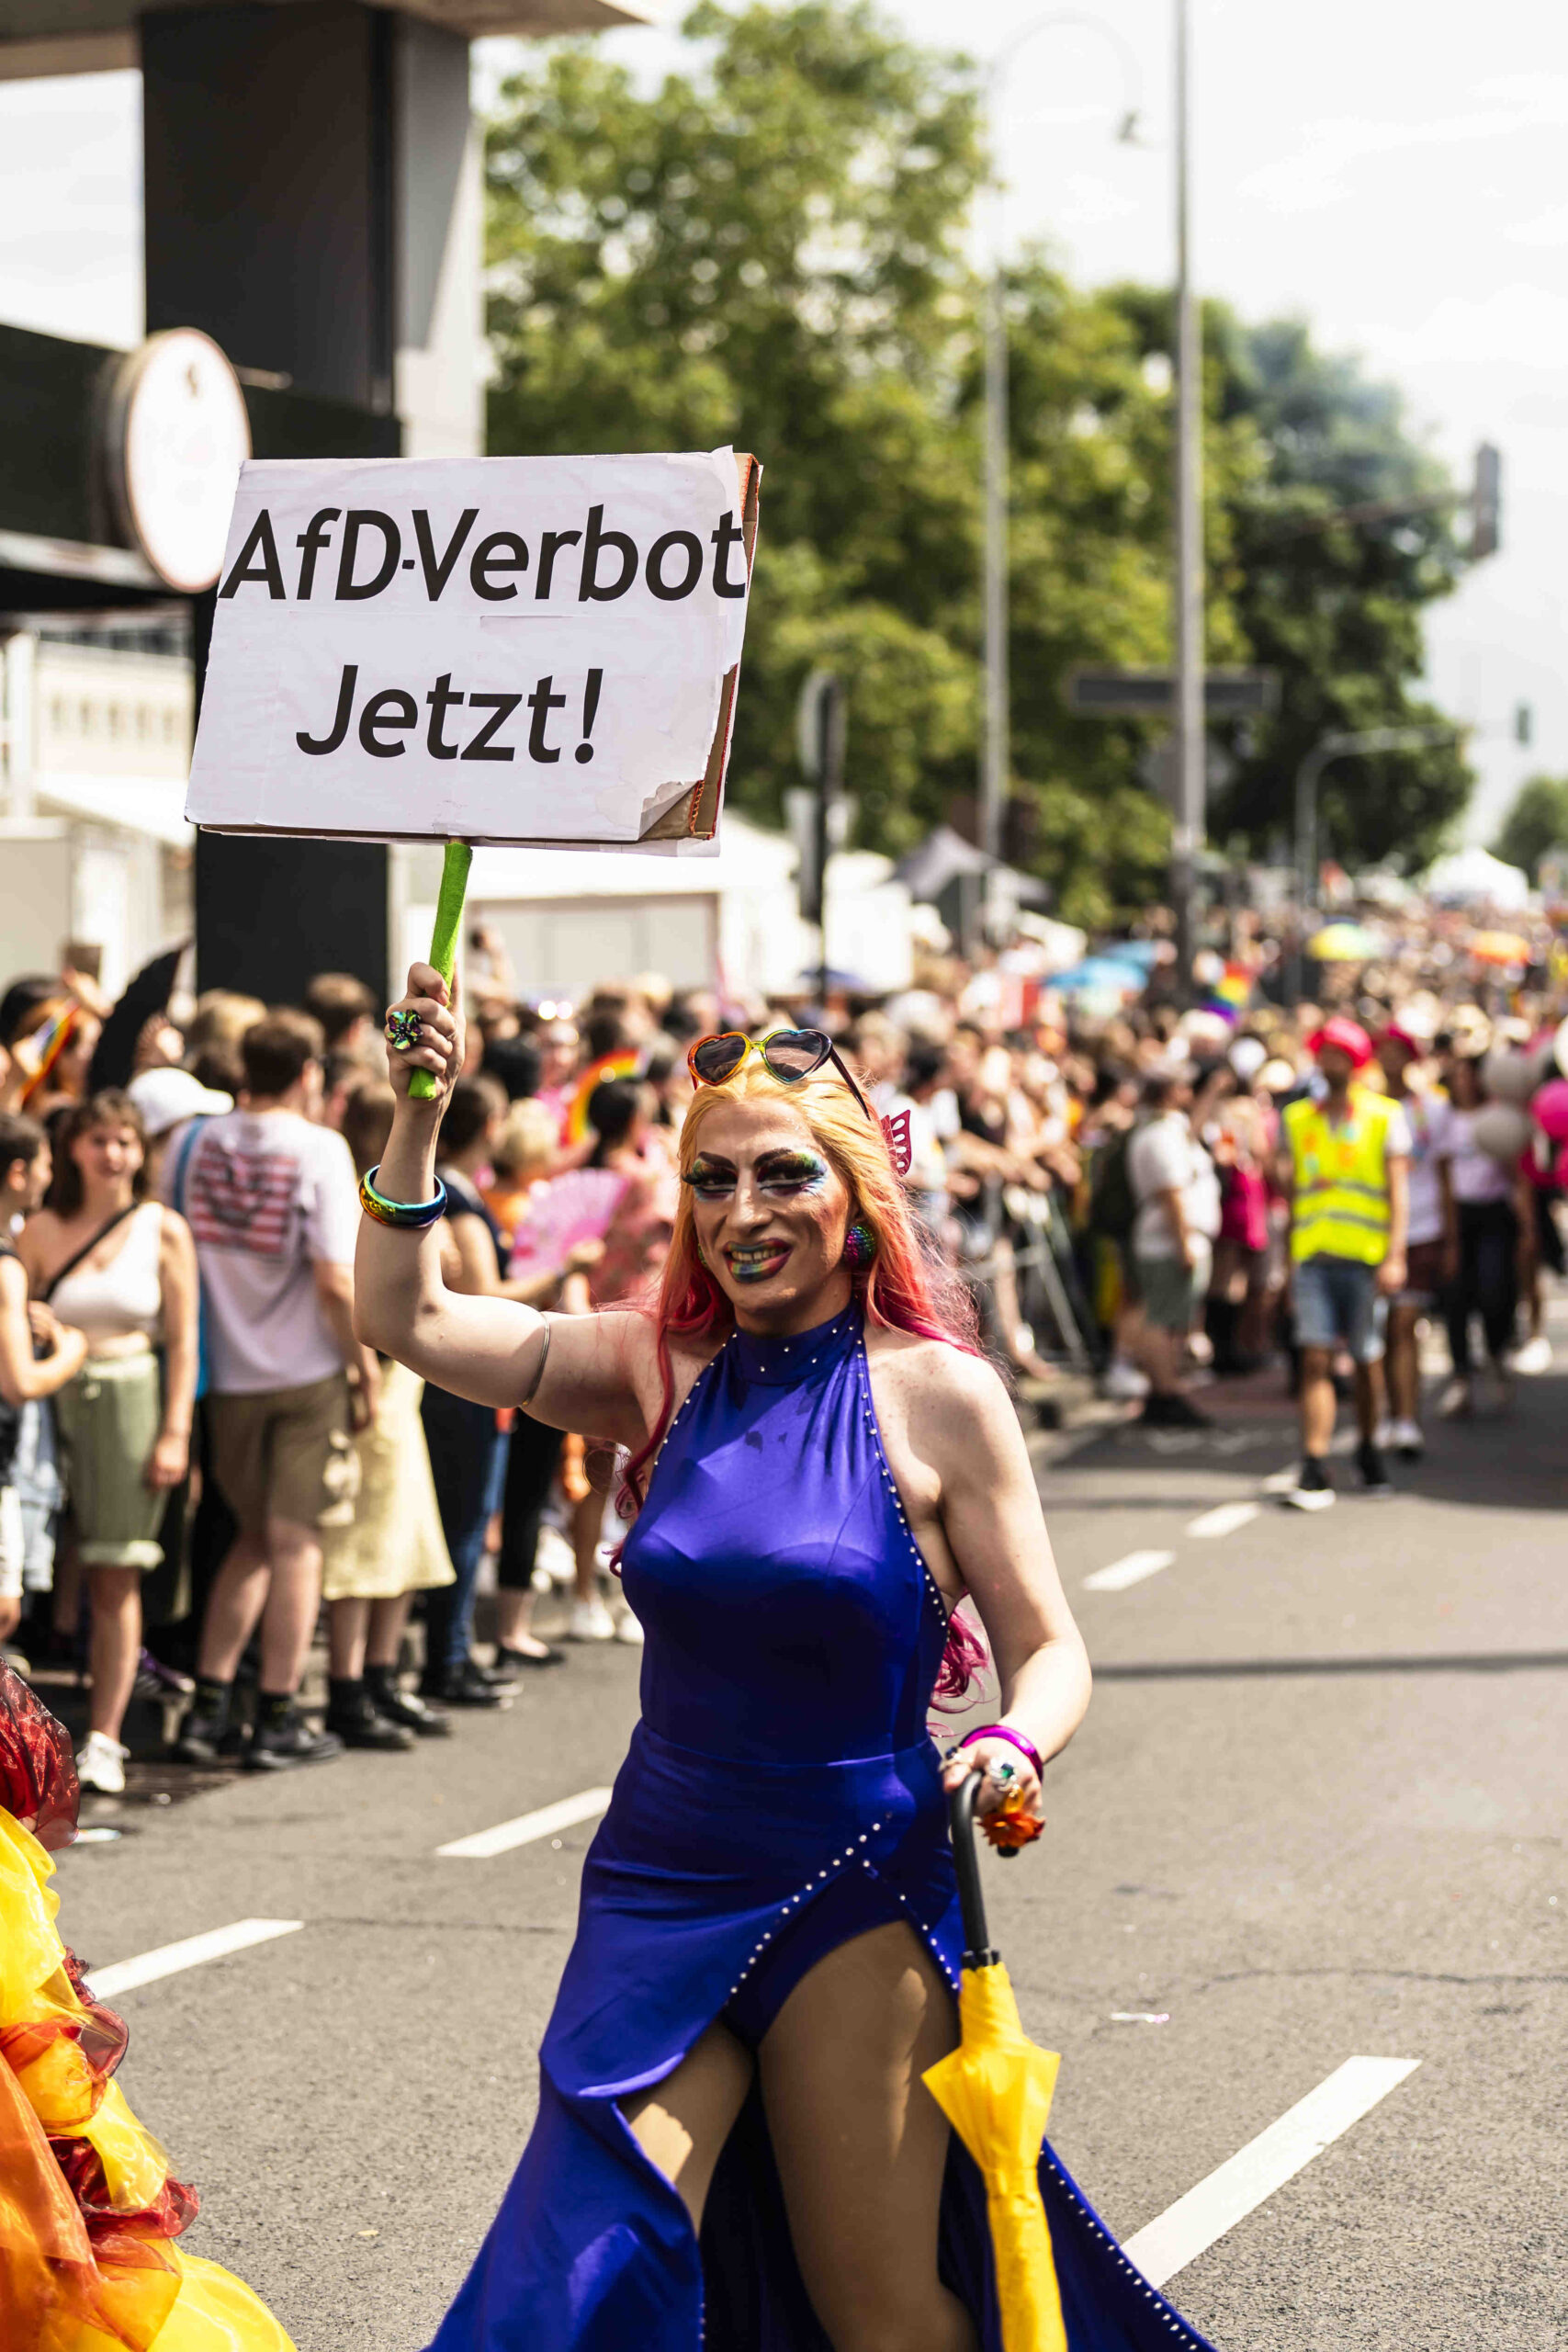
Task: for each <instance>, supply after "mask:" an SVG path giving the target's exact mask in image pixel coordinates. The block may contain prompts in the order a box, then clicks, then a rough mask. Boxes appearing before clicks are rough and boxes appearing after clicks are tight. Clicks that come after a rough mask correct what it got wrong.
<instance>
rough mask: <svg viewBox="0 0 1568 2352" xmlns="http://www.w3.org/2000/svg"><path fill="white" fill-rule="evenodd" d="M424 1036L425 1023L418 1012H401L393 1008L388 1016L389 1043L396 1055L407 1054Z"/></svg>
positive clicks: (395, 1007)
mask: <svg viewBox="0 0 1568 2352" xmlns="http://www.w3.org/2000/svg"><path fill="white" fill-rule="evenodd" d="M423 1035H424V1023H423V1021H422V1020H421V1019H420V1017H419V1015H418V1013H417V1012H400V1011H399V1010H398V1008H397V1006H396V1005H394V1006H393V1008H392V1010H391V1011H390V1012H389V1013H388V1015H387V1043H388V1045H389V1046H390V1047H391V1048H392V1051H393V1052H394V1053H395V1054H406V1053H407V1052H408V1050H409V1047H410V1046H417V1045H418V1043H419V1041H420V1039H421V1038H422V1037H423Z"/></svg>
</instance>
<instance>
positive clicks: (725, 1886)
mask: <svg viewBox="0 0 1568 2352" xmlns="http://www.w3.org/2000/svg"><path fill="white" fill-rule="evenodd" d="M623 1576H624V1581H625V1586H626V1596H627V1599H628V1600H630V1602H631V1604H632V1606H633V1608H634V1609H635V1610H636V1611H637V1616H638V1617H639V1618H640V1619H641V1621H642V1624H643V1627H644V1630H645V1633H646V1636H647V1641H646V1647H645V1650H644V1654H643V1667H642V1720H641V1722H640V1723H639V1724H638V1725H637V1730H636V1732H635V1733H634V1734H633V1736H632V1741H631V1747H630V1751H629V1753H628V1755H627V1757H626V1762H625V1764H624V1765H623V1767H622V1769H621V1771H620V1773H619V1775H618V1777H617V1779H616V1781H615V1794H614V1796H613V1798H612V1801H611V1804H610V1808H609V1811H608V1812H607V1814H606V1815H605V1816H604V1822H603V1823H602V1825H601V1826H600V1829H599V1832H598V1835H597V1836H596V1838H594V1840H593V1844H592V1848H591V1849H590V1851H589V1854H588V1856H587V1860H586V1861H585V1864H584V1867H583V1873H582V1893H581V1909H580V1913H579V1920H578V1933H577V1939H576V1942H575V1944H574V1945H573V1947H572V1951H571V1953H570V1958H569V1959H568V1961H567V1964H566V1973H565V1974H564V1976H563V1978H562V1981H561V1986H560V1992H559V1995H558V1999H557V2003H556V2008H555V2013H554V2016H553V2017H552V2018H551V2020H550V2024H549V2028H548V2030H547V2033H546V2036H545V2041H544V2045H543V2049H542V2051H541V2053H540V2085H539V2113H538V2120H537V2121H536V2124H535V2127H534V2131H533V2133H532V2136H531V2137H530V2139H529V2142H528V2144H527V2147H526V2148H525V2151H524V2154H523V2158H522V2161H521V2163H520V2164H519V2165H518V2167H517V2170H516V2173H515V2174H514V2175H513V2180H512V2184H511V2187H510V2188H508V2190H507V2192H506V2196H505V2198H504V2199H503V2200H502V2206H501V2210H500V2212H499V2213H498V2214H497V2216H496V2219H495V2222H494V2223H493V2225H492V2226H491V2231H490V2233H489V2235H488V2237H487V2238H486V2240H485V2242H484V2245H482V2247H481V2248H480V2250H479V2256H478V2257H477V2259H476V2261H475V2263H474V2266H473V2268H472V2269H471V2270H470V2272H469V2273H468V2278H467V2280H466V2281H465V2283H464V2285H463V2287H462V2289H461V2290H460V2291H459V2293H458V2295H457V2301H455V2302H454V2304H453V2305H452V2308H451V2310H450V2311H449V2312H448V2313H447V2315H446V2320H445V2321H444V2322H443V2324H442V2326H441V2329H440V2331H439V2333H438V2334H437V2335H436V2337H435V2340H434V2346H433V2348H432V2352H699V2347H701V2352H832V2347H831V2346H830V2344H829V2339H828V2337H827V2335H825V2334H824V2332H823V2330H822V2328H821V2326H820V2325H819V2324H818V2320H817V2318H816V2316H815V2314H814V2312H813V2311H812V2308H811V2305H810V2303H809V2301H808V2300H807V2295H806V2291H805V2288H804V2286H803V2283H802V2281H801V2278H800V2274H799V2270H798V2268H797V2267H796V2264H795V2256H794V2252H793V2249H792V2247H791V2244H790V2237H789V2229H788V2223H787V2221H786V2219H785V2213H784V2200H783V2194H782V2190H781V2188H780V2184H779V2180H778V2177H777V2173H776V2171H775V2168H774V2165H773V2157H772V2152H771V2149H770V2145H769V2141H768V2134H767V2124H766V2118H765V2115H764V2113H763V2110H762V2105H761V2096H760V2094H759V2093H758V2092H757V2091H756V2090H753V2092H752V2094H751V2097H750V2099H749V2101H748V2103H747V2105H746V2108H745V2109H744V2110H743V2111H742V2114H741V2116H740V2119H739V2122H738V2123H737V2125H736V2127H735V2130H734V2131H733V2132H732V2133H731V2134H730V2137H729V2140H728V2143H727V2144H726V2147H725V2150H724V2154H723V2155H722V2156H721V2158H720V2160H719V2164H718V2166H717V2169H716V2174H715V2177H714V2181H713V2186H712V2188H711V2190H710V2192H709V2197H708V2201H707V2205H706V2208H705V2214H704V2221H703V2229H702V2236H701V2242H700V2244H699V2242H698V2239H697V2236H696V2234H695V2233H694V2231H693V2229H692V2225H691V2222H690V2220H689V2218H688V2215H687V2212H686V2209H685V2207H684V2205H683V2204H682V2201H681V2199H680V2197H679V2196H678V2195H677V2193H676V2191H675V2189H674V2188H673V2187H672V2186H671V2183H670V2182H669V2181H668V2180H667V2179H666V2178H665V2177H664V2176H663V2175H662V2174H661V2173H660V2172H659V2171H658V2170H657V2168H656V2167H655V2166H654V2165H652V2164H651V2163H650V2162H649V2159H648V2158H647V2157H646V2156H645V2155H644V2154H643V2153H642V2151H641V2149H640V2148H639V2147H638V2145H637V2141H636V2140H635V2139H634V2138H633V2136H632V2133H631V2131H630V2129H629V2128H628V2126H627V2124H626V2120H625V2117H624V2115H623V2112H622V2104H621V2103H622V2102H623V2101H626V2100H629V2099H631V2098H634V2097H635V2096H636V2094H637V2093H638V2092H639V2091H643V2090H646V2089H647V2088H648V2087H649V2086H650V2085H652V2084H654V2083H657V2082H659V2081H660V2080H661V2079H662V2078H663V2077H664V2076H665V2075H669V2074H670V2073H671V2072H672V2070H673V2069H674V2068H675V2067H676V2066H678V2065H679V2064H680V2063H681V2061H682V2058H683V2057H684V2056H685V2054H686V2052H688V2051H689V2050H690V2049H691V2048H692V2046H693V2044H694V2042H695V2041H697V2040H698V2039H699V2037H700V2036H701V2035H702V2033H703V2032H704V2031H705V2029H706V2028H707V2027H708V2026H709V2025H711V2024H712V2023H713V2021H714V2020H715V2019H716V2018H723V2019H724V2021H725V2022H726V2024H728V2026H729V2027H730V2028H731V2030H733V2031H735V2032H736V2033H738V2034H739V2036H740V2038H741V2039H742V2040H743V2041H748V2042H749V2043H751V2044H753V2045H754V2044H755V2042H756V2041H758V2040H760V2039H761V2035H762V2034H763V2033H764V2032H765V2031H766V2030H767V2027H768V2025H769V2024H770V2023H771V2022H772V2020H773V2018H774V2017H775V2016H776V2015H777V2013H778V2010H779V2008H780V2007H782V2005H783V2002H784V1999H785V1998H786V1997H787V1996H788V1994H789V1992H790V1991H791V1990H792V1989H793V1987H794V1986H795V1985H796V1984H797V1983H798V1982H799V1981H800V1978H801V1977H802V1976H803V1975H804V1974H805V1973H806V1972H807V1970H808V1969H809V1968H810V1967H811V1966H812V1964H813V1963H814V1962H815V1961H817V1960H818V1959H820V1958H821V1957H822V1956H823V1954H824V1953H825V1952H827V1951H831V1950H832V1949H833V1948H834V1947H835V1946H836V1945H837V1944H839V1943H840V1942H842V1941H844V1940H845V1939H847V1938H848V1937H850V1936H852V1935H855V1934H857V1933H859V1932H861V1931H863V1929H864V1928H868V1927H872V1926H875V1925H877V1924H879V1923H881V1922H882V1921H884V1920H887V1919H905V1920H908V1922H909V1923H910V1924H911V1926H912V1927H913V1928H914V1929H915V1931H916V1932H917V1933H918V1934H919V1936H920V1937H921V1938H922V1939H923V1940H924V1942H925V1943H926V1945H927V1947H928V1948H929V1950H930V1951H931V1953H932V1955H933V1957H934V1958H935V1960H936V1962H937V1963H938V1965H939V1966H940V1967H941V1969H942V1973H943V1974H944V1975H945V1976H946V1977H947V1979H948V1981H949V1983H951V1984H952V1985H953V1986H954V1987H955V1988H956V1985H957V1983H958V1974H959V1955H960V1952H961V1950H962V1943H963V1938H962V1931H961V1928H960V1924H959V1917H958V1901H957V1891H956V1886H955V1883H954V1879H953V1861H952V1856H951V1853H950V1851H949V1849H948V1844H947V1835H946V1806H945V1801H944V1798H943V1794H942V1782H941V1772H940V1761H939V1757H938V1752H937V1749H936V1748H935V1747H934V1746H933V1744H932V1742H931V1737H930V1736H929V1734H928V1732H927V1729H926V1716H927V1710H928V1707H929V1705H930V1702H931V1691H932V1685H933V1683H934V1681H935V1679H936V1673H937V1668H938V1665H939V1663H940V1660H941V1657H942V1650H943V1647H944V1645H945V1642H946V1620H945V1613H944V1610H943V1605H942V1598H941V1595H940V1593H939V1592H938V1590H937V1588H936V1586H935V1584H934V1583H933V1582H932V1580H931V1574H930V1572H929V1570H928V1569H927V1567H926V1565H925V1562H924V1560H923V1558H922V1557H921V1555H920V1553H919V1548H918V1546H917V1545H916V1544H915V1542H914V1539H913V1537H912V1536H911V1535H910V1532H909V1530H908V1523H907V1522H906V1521H905V1518H904V1513H903V1510H902V1508H901V1506H900V1504H899V1501H898V1497H897V1491H896V1489H895V1487H894V1485H893V1480H892V1477H891V1475H890V1473H889V1471H888V1467H887V1463H886V1456H885V1455H884V1453H883V1450H882V1441H881V1437H880V1435H879V1432H878V1430H877V1424H876V1415H875V1412H874V1408H873V1405H872V1397H871V1382H870V1378H869V1376H868V1374H867V1369H866V1358H865V1346H864V1340H863V1333H862V1327H861V1318H860V1313H859V1310H858V1308H856V1307H853V1306H852V1307H851V1308H849V1309H848V1310H846V1311H845V1313H843V1314H841V1315H840V1316H837V1317H834V1318H833V1320H832V1321H831V1322H829V1323H825V1324H822V1325H820V1326H819V1327H818V1329H816V1330H814V1331H806V1332H803V1333H801V1334H800V1335H799V1336H798V1337H796V1338H795V1339H793V1340H754V1339H751V1338H750V1337H748V1336H747V1335H746V1334H745V1333H743V1332H737V1333H736V1334H735V1335H734V1336H733V1337H732V1338H731V1339H730V1340H729V1341H728V1344H727V1345H726V1346H725V1347H724V1348H723V1349H722V1350H721V1351H720V1352H719V1354H718V1355H717V1356H716V1358H715V1359H714V1361H713V1362H712V1363H710V1364H709V1365H708V1366H707V1367H706V1369H705V1371H704V1372H703V1373H702V1374H701V1375H700V1376H699V1378H698V1380H697V1382H696V1384H695V1385H694V1388H693V1390H692V1392H691V1394H690V1396H689V1397H688V1398H687V1399H686V1402H685V1404H684V1405H683V1406H682V1408H681V1410H680V1412H679V1413H678V1414H677V1415H676V1417H675V1419H674V1421H673V1423H672V1425H671V1430H670V1433H669V1437H668V1439H667V1441H666V1442H665V1445H664V1449H663V1452H662V1453H661V1454H660V1458H659V1463H658V1467H657V1469H656V1471H655V1473H654V1476H653V1480H652V1484H651V1487H650V1489H649V1497H648V1500H647V1502H646V1504H645V1505H644V1507H643V1510H642V1512H641V1514H640V1516H639V1517H638V1519H637V1522H636V1525H635V1526H634V1527H633V1529H632V1531H631V1533H630V1535H629V1537H628V1538H627V1541H626V1549H625V1555H624V1560H623ZM1025 1867H1027V1865H1025ZM1040 2186H1041V2190H1042V2193H1043V2199H1044V2203H1045V2210H1046V2212H1047V2214H1048V2216H1049V2219H1050V2223H1051V2233H1052V2239H1053V2242H1054V2245H1055V2258H1056V2267H1057V2272H1058V2276H1059V2278H1060V2281H1061V2288H1062V2300H1063V2306H1064V2311H1065V2314H1066V2327H1067V2341H1068V2345H1069V2346H1070V2352H1154V2347H1156V2346H1158V2347H1159V2352H1172V2347H1179V2352H1207V2347H1206V2346H1204V2343H1203V2339H1202V2338H1201V2336H1199V2335H1197V2334H1195V2332H1194V2331H1193V2330H1192V2329H1191V2328H1190V2327H1189V2326H1188V2325H1187V2324H1186V2322H1185V2321H1184V2320H1182V2319H1181V2318H1180V2317H1179V2315H1178V2314H1177V2313H1176V2312H1174V2311H1172V2309H1171V2308H1170V2306H1169V2305H1168V2303H1167V2302H1166V2301H1164V2299H1163V2297H1161V2296H1160V2295H1159V2294H1157V2293H1156V2290H1155V2289H1154V2288H1152V2287H1151V2286H1149V2285H1148V2284H1147V2283H1146V2281H1145V2279H1144V2278H1142V2277H1141V2276H1140V2275H1139V2273H1138V2272H1137V2271H1136V2270H1135V2269H1134V2267H1133V2266H1132V2264H1131V2263H1129V2262H1128V2260H1127V2258H1126V2256H1124V2255H1123V2254H1122V2252H1121V2251H1120V2249H1119V2248H1118V2247H1117V2245H1116V2243H1115V2241H1114V2239H1113V2238H1112V2237H1111V2233H1110V2232H1109V2231H1108V2230H1107V2229H1106V2228H1105V2227H1104V2225H1103V2224H1102V2222H1100V2220H1099V2218H1098V2217H1097V2215H1096V2214H1095V2213H1094V2212H1093V2211H1091V2210H1090V2208H1089V2206H1088V2205H1087V2204H1086V2203H1085V2201H1084V2199H1083V2198H1082V2197H1081V2196H1080V2195H1079V2193H1078V2191H1077V2188H1075V2186H1074V2184H1073V2182H1072V2181H1071V2180H1070V2179H1069V2178H1068V2177H1067V2175H1066V2172H1065V2171H1064V2170H1063V2168H1062V2166H1061V2165H1059V2164H1058V2163H1057V2161H1056V2159H1055V2156H1054V2155H1053V2154H1052V2153H1051V2150H1050V2148H1049V2147H1048V2146H1047V2147H1044V2148H1043V2149H1042V2152H1041V2158H1040ZM939 2259H940V2264H941V2271H942V2278H943V2279H944V2281H945V2282H946V2283H947V2285H948V2286H949V2288H950V2289H951V2290H952V2291H953V2292H954V2293H955V2294H957V2295H958V2296H959V2298H960V2299H961V2300H962V2301H964V2303H965V2304H966V2305H967V2306H968V2308H969V2310H970V2311H971V2312H972V2313H973V2314H974V2317H975V2321H976V2329H977V2332H978V2334H979V2336H980V2340H981V2343H982V2346H984V2352H1000V2344H1001V2336H1000V2325H999V2319H998V2311H997V2304H996V2293H995V2287H994V2283H993V2278H992V2274H991V2260H990V2241H989V2236H988V2233H987V2222H986V2209H985V2198H984V2192H983V2190H982V2188H981V2185H980V2179H979V2175H978V2173H977V2172H976V2169H975V2166H974V2165H973V2164H972V2163H971V2161H970V2159H969V2157H968V2156H967V2154H965V2153H964V2149H963V2148H962V2147H961V2146H960V2145H959V2143H958V2142H957V2141H956V2139H954V2140H953V2143H952V2147H951V2153H950V2155H949V2159H948V2169H947V2175H946V2179H945V2182H944V2188H943V2197H942V2221H941V2243H940V2246H939Z"/></svg>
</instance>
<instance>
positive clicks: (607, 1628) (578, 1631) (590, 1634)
mask: <svg viewBox="0 0 1568 2352" xmlns="http://www.w3.org/2000/svg"><path fill="white" fill-rule="evenodd" d="M566 1637H567V1640H568V1641H569V1642H613V1641H614V1640H615V1619H614V1618H613V1617H612V1616H611V1614H610V1612H609V1611H608V1610H607V1609H606V1608H605V1606H604V1602H603V1601H602V1600H598V1599H594V1600H574V1601H573V1602H572V1604H571V1621H570V1623H569V1625H568V1626H567V1629H566Z"/></svg>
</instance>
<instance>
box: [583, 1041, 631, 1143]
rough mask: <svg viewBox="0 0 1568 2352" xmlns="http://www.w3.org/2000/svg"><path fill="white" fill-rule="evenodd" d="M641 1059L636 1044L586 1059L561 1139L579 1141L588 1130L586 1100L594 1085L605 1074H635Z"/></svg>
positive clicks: (615, 1076) (624, 1076) (621, 1076)
mask: <svg viewBox="0 0 1568 2352" xmlns="http://www.w3.org/2000/svg"><path fill="white" fill-rule="evenodd" d="M641 1060H642V1057H641V1055H640V1054H639V1053H638V1052H637V1048H636V1047H635V1046H626V1047H624V1048H623V1049H622V1051H621V1052H620V1053H618V1054H601V1055H600V1057H599V1058H598V1060H597V1061H596V1062H590V1063H589V1065H588V1068H587V1069H585V1070H584V1071H583V1073H582V1076H581V1078H580V1079H579V1080H578V1081H577V1091H576V1093H575V1094H574V1095H573V1096H572V1098H571V1102H570V1105H569V1107H568V1110H567V1114H566V1126H565V1130H564V1135H563V1140H564V1141H566V1142H567V1143H581V1141H582V1139H583V1137H584V1136H586V1134H587V1133H588V1102H589V1097H590V1096H591V1095H592V1091H593V1090H594V1088H595V1087H596V1086H603V1085H604V1081H605V1080H606V1079H608V1078H635V1077H636V1076H637V1069H638V1067H639V1065H640V1063H641Z"/></svg>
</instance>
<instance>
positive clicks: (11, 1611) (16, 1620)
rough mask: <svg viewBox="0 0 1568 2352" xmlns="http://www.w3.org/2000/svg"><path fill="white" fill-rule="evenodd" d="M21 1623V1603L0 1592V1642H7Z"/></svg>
mask: <svg viewBox="0 0 1568 2352" xmlns="http://www.w3.org/2000/svg"><path fill="white" fill-rule="evenodd" d="M21 1622H22V1604H21V1602H20V1601H19V1600H16V1599H15V1598H14V1597H13V1596H12V1595H11V1594H10V1593H8V1592H0V1642H8V1641H9V1640H10V1638H11V1636H12V1634H14V1633H15V1632H16V1630H17V1626H18V1625H19V1624H20V1623H21Z"/></svg>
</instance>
